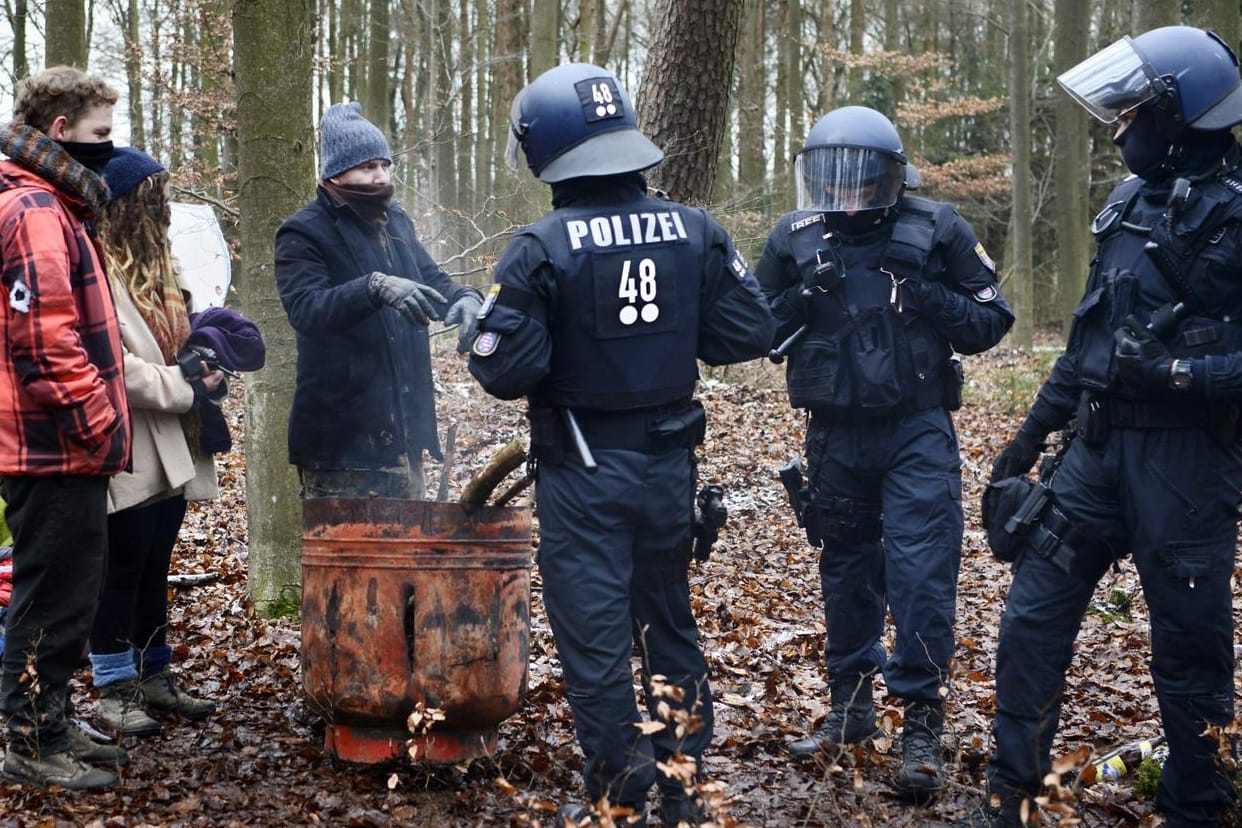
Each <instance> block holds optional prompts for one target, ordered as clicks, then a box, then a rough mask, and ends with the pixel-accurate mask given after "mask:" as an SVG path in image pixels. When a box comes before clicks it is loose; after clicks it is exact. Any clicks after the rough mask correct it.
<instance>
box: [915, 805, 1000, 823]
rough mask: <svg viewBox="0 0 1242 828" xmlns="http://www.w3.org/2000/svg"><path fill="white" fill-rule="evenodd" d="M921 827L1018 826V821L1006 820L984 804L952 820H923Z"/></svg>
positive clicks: (998, 812)
mask: <svg viewBox="0 0 1242 828" xmlns="http://www.w3.org/2000/svg"><path fill="white" fill-rule="evenodd" d="M919 828H1018V823H1017V822H1006V821H1005V820H1004V818H1003V817H1002V816H1001V812H1000V811H998V810H996V809H995V808H990V807H987V806H982V807H979V808H977V809H975V810H974V811H972V812H971V813H970V814H969V815H968V816H965V817H962V818H961V819H955V820H953V821H951V822H923V823H920V824H919Z"/></svg>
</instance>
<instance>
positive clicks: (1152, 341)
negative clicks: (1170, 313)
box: [1113, 315, 1173, 391]
mask: <svg viewBox="0 0 1242 828" xmlns="http://www.w3.org/2000/svg"><path fill="white" fill-rule="evenodd" d="M1113 340H1114V341H1115V342H1116V343H1117V347H1116V348H1115V349H1114V353H1115V354H1116V356H1117V374H1118V375H1119V376H1120V377H1121V379H1122V381H1123V382H1125V383H1126V384H1127V385H1132V386H1134V387H1135V388H1140V389H1144V390H1148V391H1167V390H1169V374H1170V373H1171V372H1172V370H1173V355H1172V354H1170V353H1169V349H1168V347H1167V346H1166V345H1165V344H1164V343H1163V342H1161V341H1160V338H1159V337H1158V336H1156V335H1155V334H1154V333H1152V332H1151V331H1149V330H1147V327H1146V326H1145V325H1143V324H1141V323H1140V322H1139V321H1138V320H1137V319H1136V318H1134V316H1133V315H1131V316H1127V317H1126V318H1125V321H1124V322H1122V323H1121V327H1120V328H1118V329H1117V330H1116V331H1114V332H1113Z"/></svg>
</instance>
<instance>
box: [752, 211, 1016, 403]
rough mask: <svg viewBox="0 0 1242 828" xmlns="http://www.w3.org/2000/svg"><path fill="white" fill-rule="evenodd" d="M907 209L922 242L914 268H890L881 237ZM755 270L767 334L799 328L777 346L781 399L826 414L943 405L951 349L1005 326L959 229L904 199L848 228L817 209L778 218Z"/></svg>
mask: <svg viewBox="0 0 1242 828" xmlns="http://www.w3.org/2000/svg"><path fill="white" fill-rule="evenodd" d="M915 210H917V211H918V214H919V215H920V216H921V217H922V218H921V219H920V220H921V221H923V222H925V224H926V228H925V232H924V234H923V235H924V238H925V243H924V244H923V245H922V246H923V247H924V248H925V249H923V250H921V251H919V258H920V261H919V265H918V268H917V270H916V271H907V272H903V273H901V274H900V276H898V275H896V274H895V273H894V267H893V265H892V261H893V260H892V257H891V253H892V250H893V248H891V247H890V245H891V244H892V237H893V234H894V230H895V228H896V227H897V222H898V221H900V220H901V212H902V211H910V212H914V211H915ZM906 221H913V219H912V218H908V219H906ZM903 226H906V227H908V226H910V225H903ZM916 235H917V234H916ZM755 273H756V276H757V277H758V279H759V283H760V285H761V286H762V289H763V292H764V295H765V296H766V297H767V299H768V301H769V302H770V303H771V307H772V312H773V315H774V316H775V317H776V319H777V322H778V330H777V338H776V339H775V340H774V342H781V341H783V340H784V339H785V338H787V337H789V336H790V335H791V334H793V333H794V332H795V331H796V330H797V329H798V328H799V327H800V326H802V325H804V324H805V325H806V331H805V334H804V335H802V336H801V338H800V339H798V340H797V341H796V343H795V344H794V345H793V347H792V348H791V349H790V350H789V353H788V358H789V366H788V368H787V372H786V382H787V385H788V388H789V392H790V401H791V403H792V404H793V405H794V406H795V407H799V408H807V409H811V410H813V411H815V412H816V413H817V414H820V415H822V416H825V417H828V418H830V419H834V420H867V419H871V418H873V417H877V416H880V417H884V416H903V415H905V414H908V413H911V412H913V411H916V410H922V409H925V408H931V407H936V406H942V405H945V406H950V407H952V403H951V401H950V400H949V397H951V396H953V394H954V393H955V391H954V389H953V388H952V386H953V384H954V383H955V382H956V377H955V376H954V375H951V374H950V370H951V368H950V366H951V364H952V363H951V359H952V357H953V354H954V352H957V353H960V354H975V353H979V352H981V351H984V350H986V349H988V348H991V347H992V346H994V345H995V344H996V343H997V342H999V341H1000V340H1001V338H1002V337H1004V335H1005V333H1006V332H1007V331H1008V330H1009V328H1010V326H1011V325H1012V324H1013V312H1012V311H1011V310H1010V308H1009V306H1008V304H1006V302H1005V299H1004V296H1002V295H1001V291H1000V287H999V285H998V283H997V278H996V267H995V264H994V263H993V262H992V260H991V259H990V258H989V257H988V255H987V253H986V252H985V251H984V249H983V246H982V245H981V244H980V243H979V241H978V240H977V239H976V237H975V234H974V232H973V231H972V230H971V228H970V225H969V224H968V223H967V222H966V221H965V219H963V218H962V217H961V216H960V215H959V214H958V212H957V211H956V210H955V209H953V208H952V207H951V206H950V205H947V204H941V203H938V202H932V201H929V200H927V199H921V198H914V197H912V196H908V195H907V196H904V197H903V199H902V200H901V201H900V202H898V205H897V207H896V208H895V209H894V210H892V211H890V213H889V214H888V215H886V216H885V217H883V218H882V219H881V220H880V221H878V222H877V223H875V224H873V225H871V226H869V227H866V228H864V229H863V230H862V231H861V232H859V233H856V234H852V235H845V234H843V233H841V232H838V231H835V230H832V229H830V225H829V223H828V217H827V216H826V215H825V214H824V213H822V212H816V211H795V212H792V213H788V214H786V215H785V216H782V217H781V219H780V220H779V221H778V222H777V224H776V227H775V229H773V231H772V233H771V234H770V235H769V237H768V241H767V244H766V245H765V247H764V251H763V255H762V256H761V258H760V260H759V263H758V264H757V265H756V266H755Z"/></svg>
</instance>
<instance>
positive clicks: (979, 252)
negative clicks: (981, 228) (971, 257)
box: [975, 242, 996, 273]
mask: <svg viewBox="0 0 1242 828" xmlns="http://www.w3.org/2000/svg"><path fill="white" fill-rule="evenodd" d="M975 255H976V256H978V257H979V261H981V262H983V266H984V267H986V268H987V269H988V270H990V271H992V272H993V273H995V272H996V262H994V261H992V257H991V256H989V255H988V251H986V250H984V249H983V242H975Z"/></svg>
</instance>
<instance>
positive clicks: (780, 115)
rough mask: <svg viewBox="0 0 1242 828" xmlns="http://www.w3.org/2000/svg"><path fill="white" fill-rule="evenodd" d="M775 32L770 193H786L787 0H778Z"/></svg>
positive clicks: (787, 140) (787, 161) (787, 97)
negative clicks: (778, 34) (778, 35)
mask: <svg viewBox="0 0 1242 828" xmlns="http://www.w3.org/2000/svg"><path fill="white" fill-rule="evenodd" d="M776 9H777V14H778V17H777V19H776V31H777V32H779V33H780V37H779V38H777V46H776V55H775V58H776V61H775V62H776V89H775V94H774V96H773V97H774V99H775V106H773V107H772V110H773V111H772V191H773V192H774V193H785V192H788V182H789V166H790V163H791V159H790V149H789V109H790V106H791V104H790V99H791V98H792V91H791V87H792V86H793V80H792V79H791V78H790V77H789V61H788V60H787V59H786V58H785V52H786V50H787V49H788V48H789V0H778V2H777V4H776Z"/></svg>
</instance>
